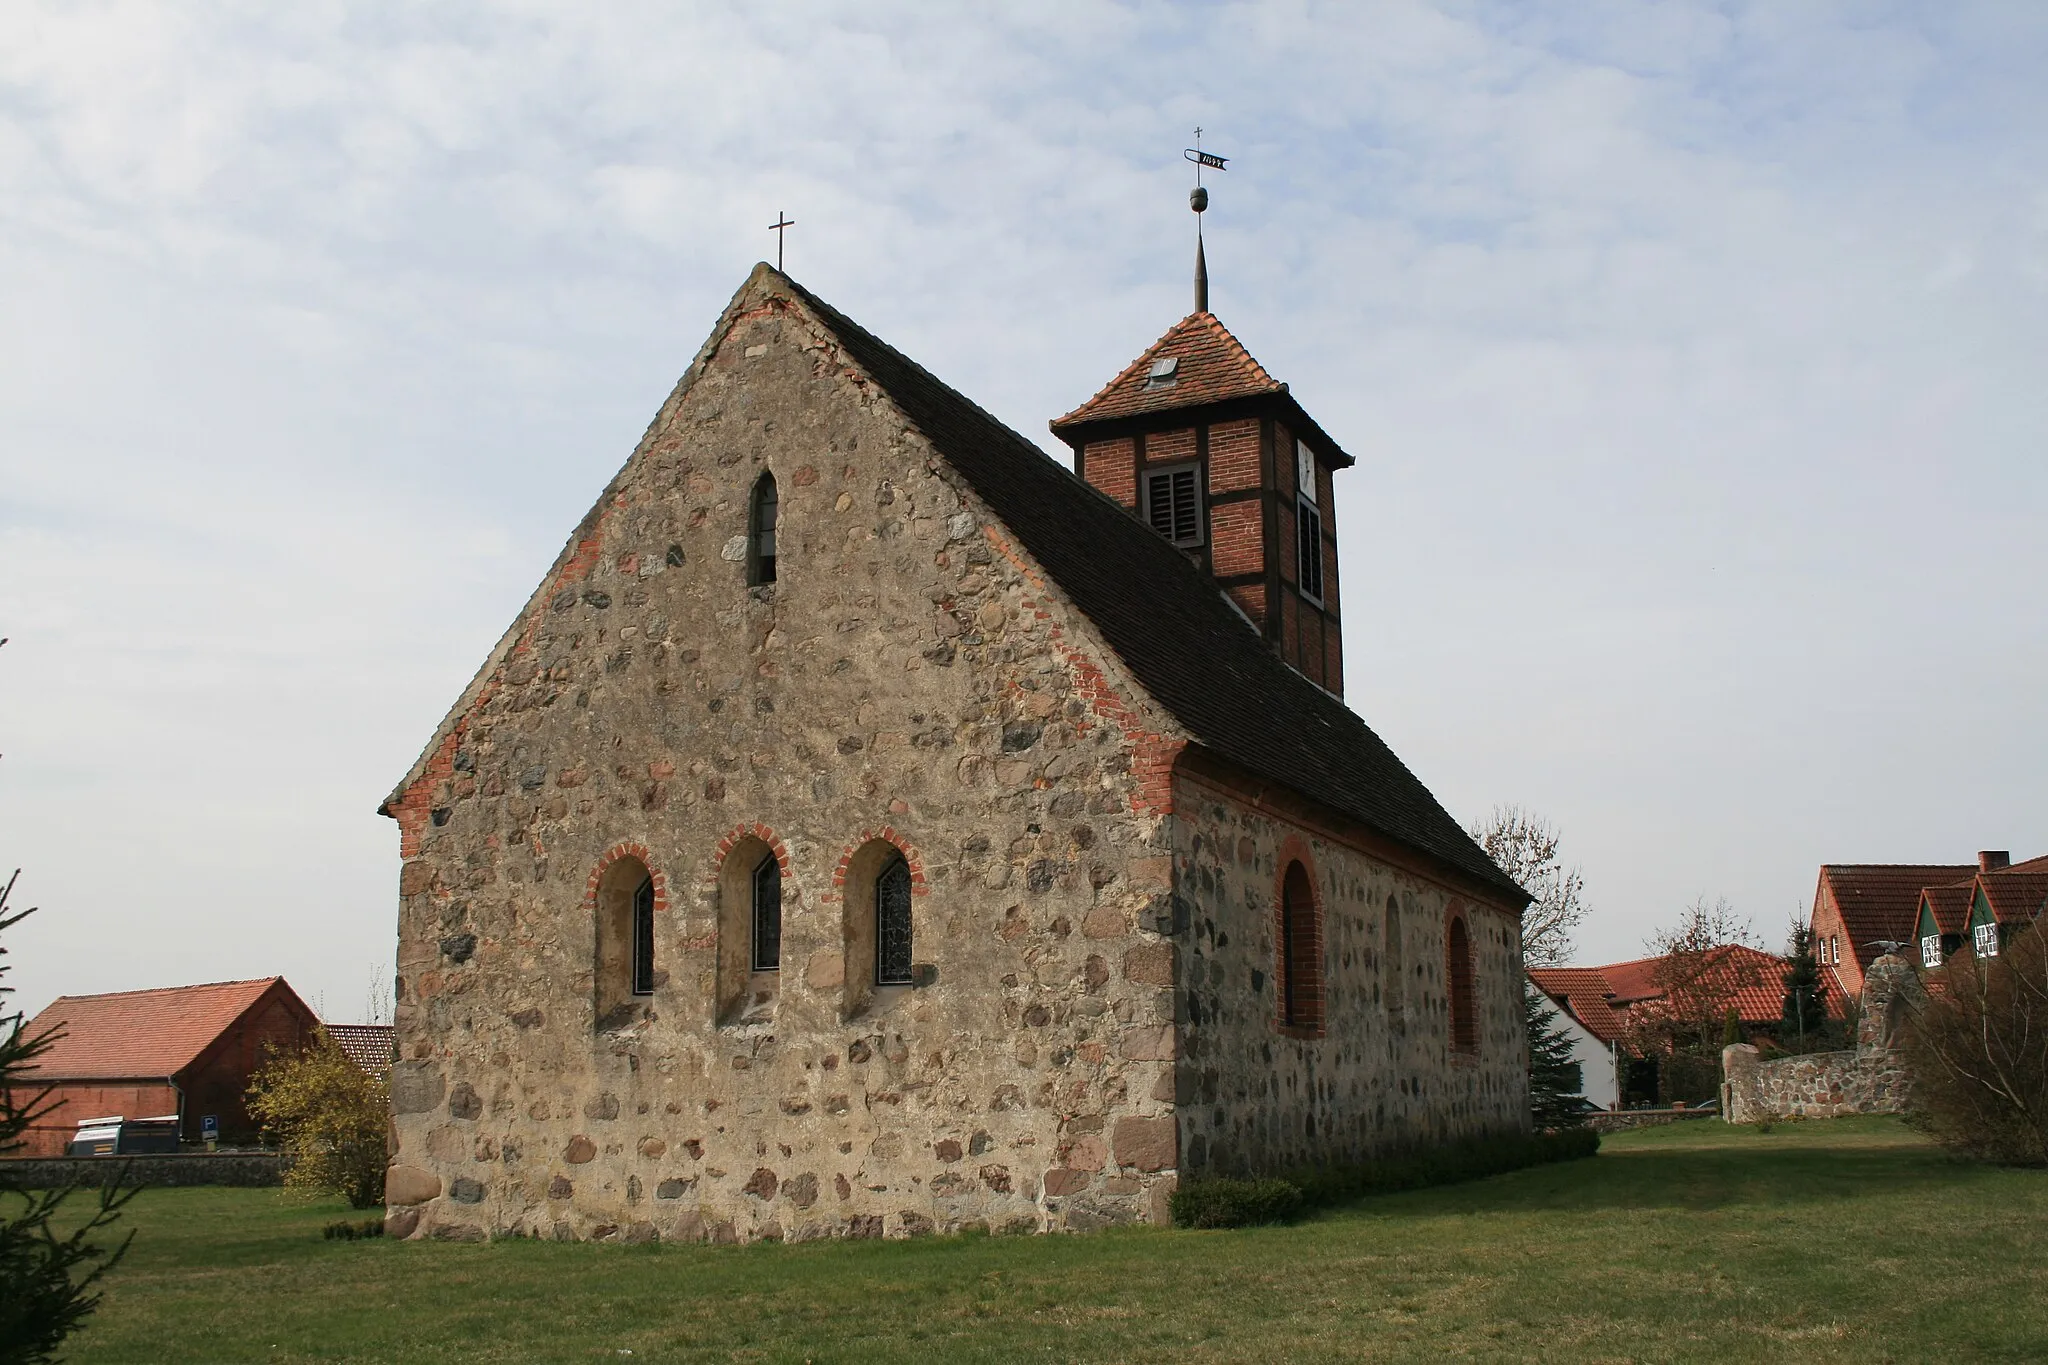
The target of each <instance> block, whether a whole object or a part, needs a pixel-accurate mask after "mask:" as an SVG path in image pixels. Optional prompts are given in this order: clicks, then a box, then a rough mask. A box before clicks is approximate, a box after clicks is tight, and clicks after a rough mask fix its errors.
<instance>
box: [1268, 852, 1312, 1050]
mask: <svg viewBox="0 0 2048 1365" xmlns="http://www.w3.org/2000/svg"><path fill="white" fill-rule="evenodd" d="M1276 946H1277V948H1278V950H1279V951H1278V956H1279V962H1278V964H1277V965H1278V967H1279V972H1278V975H1279V978H1280V1022H1281V1023H1282V1024H1284V1025H1286V1026H1287V1027H1288V1028H1291V1029H1302V1030H1305V1031H1308V1032H1311V1033H1320V1032H1322V1028H1323V928H1322V923H1321V917H1320V916H1319V915H1318V914H1317V913H1316V896H1315V883H1314V882H1313V881H1311V880H1310V878H1309V872H1308V868H1307V867H1306V866H1305V865H1303V863H1302V862H1301V861H1300V860H1299V859H1295V860H1293V861H1291V862H1289V863H1288V864H1287V870H1286V872H1285V873H1284V874H1283V875H1282V877H1281V881H1280V933H1279V943H1278V944H1277V945H1276Z"/></svg>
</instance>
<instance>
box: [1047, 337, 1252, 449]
mask: <svg viewBox="0 0 2048 1365" xmlns="http://www.w3.org/2000/svg"><path fill="white" fill-rule="evenodd" d="M1169 358H1170V359H1172V360H1174V361H1176V362H1177V368H1176V370H1175V372H1174V377H1173V382H1172V383H1171V384H1162V385H1156V386H1155V385H1151V384H1149V383H1148V380H1149V377H1150V375H1151V373H1152V362H1153V361H1155V360H1160V359H1169ZM1286 391H1287V386H1286V385H1285V384H1282V383H1281V382H1280V381H1279V380H1277V379H1275V378H1273V376H1272V375H1270V374H1268V373H1266V367H1265V366H1263V365H1261V364H1259V362H1258V361H1256V360H1254V359H1252V355H1251V352H1249V351H1247V350H1246V349H1245V348H1244V344H1243V343H1242V342H1240V341H1239V340H1238V339H1237V338H1236V337H1234V336H1232V335H1231V334H1230V329H1229V328H1227V327H1225V326H1224V325H1223V324H1222V323H1221V322H1219V321H1217V319H1216V315H1215V314H1214V313H1190V314H1188V315H1187V316H1186V317H1184V318H1182V319H1181V320H1180V321H1179V322H1176V323H1175V324H1173V326H1171V327H1169V328H1167V329H1166V335H1165V336H1163V337H1161V338H1159V340H1157V341H1155V342H1153V343H1152V345H1151V346H1150V347H1148V348H1147V349H1146V351H1145V353H1144V354H1143V355H1141V356H1139V357H1138V358H1137V359H1136V360H1133V361H1132V362H1131V363H1130V364H1129V365H1127V366H1125V367H1124V370H1123V372H1122V373H1121V374H1119V375H1117V377H1116V378H1114V379H1112V380H1110V381H1109V382H1108V383H1107V384H1105V385H1103V386H1102V389H1101V391H1100V392H1099V393H1097V394H1096V395H1095V396H1094V397H1093V398H1091V399H1089V400H1088V401H1087V402H1085V403H1083V404H1082V405H1081V406H1080V407H1078V408H1075V409H1074V410H1073V411H1072V412H1070V413H1068V414H1067V415H1066V416H1065V417H1062V418H1060V419H1059V420H1058V421H1056V422H1054V423H1053V424H1052V429H1053V430H1054V431H1058V430H1059V429H1060V428H1061V427H1066V426H1073V425H1075V424H1077V423H1081V422H1100V421H1106V420H1108V419H1110V418H1113V417H1132V416H1135V415H1137V414H1138V413H1143V412H1161V411H1164V410H1166V409H1168V408H1191V407H1196V406H1198V405H1200V404H1203V403H1220V402H1223V401H1224V400H1226V399H1230V398H1243V397H1246V396H1248V395H1251V394H1261V393H1285V392H1286Z"/></svg>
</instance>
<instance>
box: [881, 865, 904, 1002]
mask: <svg viewBox="0 0 2048 1365" xmlns="http://www.w3.org/2000/svg"><path fill="white" fill-rule="evenodd" d="M875 984H876V985H879V986H907V985H909V984H910V865H909V864H907V863H905V862H904V861H903V860H902V859H901V858H898V859H896V860H895V861H894V862H892V863H890V864H889V865H888V866H887V867H885V868H883V869H882V875H881V876H880V877H879V878H877V879H876V881H875Z"/></svg>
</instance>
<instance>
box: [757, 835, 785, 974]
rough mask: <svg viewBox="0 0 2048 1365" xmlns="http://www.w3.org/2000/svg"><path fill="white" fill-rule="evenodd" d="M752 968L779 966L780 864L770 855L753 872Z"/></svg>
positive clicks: (780, 933) (762, 968)
mask: <svg viewBox="0 0 2048 1365" xmlns="http://www.w3.org/2000/svg"><path fill="white" fill-rule="evenodd" d="M753 943H754V950H753V962H752V966H753V969H754V970H755V971H757V972H772V971H778V970H780V969H781V967H782V864H781V863H780V862H778V861H776V858H775V855H774V854H773V853H771V854H769V855H768V856H767V857H765V858H763V859H762V860H761V865H760V866H759V867H757V868H755V869H754V933H753Z"/></svg>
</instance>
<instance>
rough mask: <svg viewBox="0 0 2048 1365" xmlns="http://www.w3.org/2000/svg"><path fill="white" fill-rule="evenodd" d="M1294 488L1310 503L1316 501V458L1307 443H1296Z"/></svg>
mask: <svg viewBox="0 0 2048 1365" xmlns="http://www.w3.org/2000/svg"><path fill="white" fill-rule="evenodd" d="M1294 486H1295V487H1296V488H1298V489H1299V490H1301V496H1303V497H1304V498H1307V499H1308V500H1309V501H1310V502H1314V501H1315V500H1316V457H1315V454H1314V452H1312V451H1311V450H1310V449H1309V448H1308V442H1306V441H1296V442H1295V443H1294Z"/></svg>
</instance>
